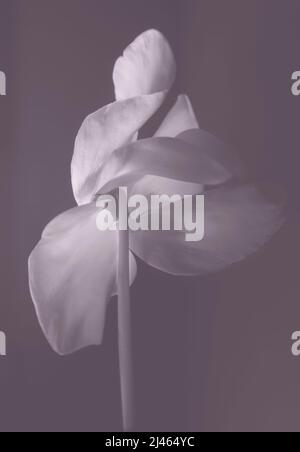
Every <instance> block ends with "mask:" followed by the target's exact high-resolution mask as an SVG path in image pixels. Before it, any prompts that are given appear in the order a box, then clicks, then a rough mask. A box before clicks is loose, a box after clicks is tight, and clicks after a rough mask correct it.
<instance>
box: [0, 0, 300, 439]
mask: <svg viewBox="0 0 300 452" xmlns="http://www.w3.org/2000/svg"><path fill="white" fill-rule="evenodd" d="M299 20H300V2H299V0H286V1H283V0H243V1H240V0H225V1H223V0H126V1H124V0H10V1H7V0H0V70H3V71H5V72H6V74H7V77H8V95H7V97H1V98H0V130H1V134H0V147H1V150H0V202H1V221H0V233H1V261H0V265H1V267H0V269H1V279H0V330H3V331H5V332H6V334H7V339H8V357H7V358H0V431H120V430H121V407H120V391H119V379H118V361H117V321H116V301H115V300H113V301H112V302H111V304H110V307H109V313H108V319H107V324H106V332H105V340H104V343H103V346H102V347H101V348H91V349H87V350H84V351H82V352H80V353H77V354H76V355H74V356H71V357H67V358H60V357H58V356H56V355H55V354H54V353H53V352H52V351H51V349H50V348H49V346H48V344H47V342H46V340H45V339H44V337H43V335H42V332H41V330H40V328H39V325H38V322H37V319H36V316H35V313H34V309H33V305H32V303H31V301H30V296H29V290H28V282H27V258H28V255H29V253H30V252H31V250H32V248H33V247H34V245H35V244H36V242H37V241H38V239H39V237H40V234H41V231H42V229H43V227H44V226H45V225H46V224H47V222H48V221H49V220H51V219H52V218H53V217H54V216H56V215H57V214H58V213H60V212H62V211H64V210H66V209H69V208H70V207H72V206H73V205H74V200H73V196H72V191H71V185H70V160H71V156H72V150H73V142H74V138H75V135H76V133H77V130H78V128H79V126H80V124H81V121H82V120H83V118H84V117H85V116H86V115H87V114H88V113H90V112H91V111H93V110H95V109H97V108H98V107H99V106H102V105H104V104H107V103H109V102H110V101H111V100H112V99H113V87H112V81H111V71H112V67H113V64H114V61H115V59H116V58H117V56H118V55H119V54H120V53H121V51H122V49H123V48H124V47H125V45H126V44H127V43H129V42H130V41H131V40H132V39H133V38H134V37H135V36H136V35H137V34H139V33H140V32H142V31H144V30H145V29H147V28H152V27H155V28H158V29H160V30H161V31H162V32H163V33H165V34H166V36H167V37H168V38H169V40H170V42H171V44H172V46H173V48H174V51H175V53H176V57H177V61H178V66H179V74H178V79H177V85H176V87H175V88H174V90H173V93H172V94H171V95H170V99H169V104H168V105H167V106H166V107H164V111H163V112H165V111H166V109H167V107H168V106H170V105H171V103H172V101H173V100H174V98H175V94H176V93H177V92H178V91H180V92H187V93H188V94H189V95H190V96H191V98H192V101H193V104H194V106H195V110H196V112H197V115H198V118H199V121H200V124H201V126H202V127H203V128H205V129H208V130H209V131H211V132H213V133H215V134H216V135H218V136H219V137H221V138H222V139H224V140H226V141H228V142H229V143H232V144H233V145H234V146H235V147H236V149H237V151H238V152H239V153H240V155H241V157H242V158H243V159H244V160H245V161H246V163H247V165H248V167H249V169H250V171H251V172H252V174H253V176H254V177H255V178H257V179H259V180H261V181H266V180H268V181H272V182H273V183H275V184H276V185H277V186H278V187H284V188H285V190H286V192H287V194H288V200H289V221H288V224H287V225H286V227H285V228H284V229H283V230H282V232H281V233H280V234H279V235H278V236H277V237H276V238H275V239H274V240H273V241H272V242H271V243H269V244H268V245H267V246H266V247H265V248H264V249H263V250H261V251H260V252H259V253H258V254H256V255H255V256H253V257H252V258H251V259H249V260H248V261H247V262H244V263H242V264H240V265H237V266H234V267H232V268H230V269H228V270H226V271H224V272H222V273H220V274H219V275H216V276H213V277H212V276H210V277H207V278H201V279H200V278H199V279H197V278H188V279H186V278H173V277H169V276H166V275H163V274H160V273H159V272H157V271H155V270H152V269H150V268H148V267H146V266H145V265H143V264H142V263H141V264H140V267H139V269H140V272H139V278H138V280H137V282H136V283H135V286H134V288H133V291H132V293H133V316H134V319H133V320H134V339H135V350H134V355H135V365H136V369H135V372H136V379H137V387H136V394H137V401H138V422H137V425H136V430H142V431H205V432H209V431H213V432H230V431H234V432H239V431H244V432H248V431H251V432H253V431H254V432H256V431H258V432H259V431H270V432H276V431H300V418H299V414H298V410H299V406H300V359H296V358H293V356H292V355H291V351H290V348H291V340H290V337H291V334H292V332H293V331H295V330H300V287H299V275H298V273H299V270H298V269H299V262H298V260H299V236H298V229H299V201H298V192H299V188H298V187H299V183H300V182H299V163H300V156H299V142H300V128H299V113H300V99H299V98H294V97H292V95H291V93H290V87H291V82H290V77H291V74H292V72H293V71H295V70H300V61H299V40H300V27H299ZM163 112H161V113H160V114H159V115H158V116H157V117H156V118H154V120H153V121H152V122H151V123H150V124H149V125H148V126H147V128H146V130H145V133H147V134H149V133H151V132H152V131H153V130H154V128H155V127H156V125H157V124H158V122H159V120H160V118H161V117H162V114H163Z"/></svg>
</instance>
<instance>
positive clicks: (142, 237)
mask: <svg viewBox="0 0 300 452" xmlns="http://www.w3.org/2000/svg"><path fill="white" fill-rule="evenodd" d="M186 213H187V211H186ZM188 213H190V212H188ZM152 214H153V212H152ZM193 214H194V218H195V212H193ZM145 215H146V213H145ZM147 215H149V212H148V213H147ZM204 220H205V234H204V239H203V240H202V241H199V242H187V241H186V237H185V234H186V232H187V231H182V232H179V231H174V230H173V231H165V232H163V231H157V232H154V231H152V232H151V231H138V232H132V233H131V249H132V251H133V252H134V253H135V254H136V255H137V256H138V257H139V258H141V259H142V260H144V261H145V262H146V263H147V264H149V265H151V266H152V267H155V268H157V269H159V270H161V271H163V272H166V273H170V274H173V275H186V276H189V275H205V274H207V273H212V272H216V271H219V270H222V269H224V268H226V267H228V266H230V265H231V264H233V263H236V262H239V261H241V260H243V259H244V258H246V257H247V256H249V255H250V254H253V253H254V252H256V251H257V250H258V249H259V248H260V247H261V246H262V245H264V244H265V243H266V242H267V241H268V240H269V239H270V238H271V236H272V235H273V234H274V233H275V232H276V231H277V230H278V229H279V228H280V227H281V226H282V224H283V222H284V219H283V215H282V209H281V208H280V207H278V206H277V205H274V204H272V203H270V202H268V201H267V200H266V199H265V198H264V196H262V194H260V193H259V191H258V190H257V189H256V188H255V187H254V186H248V185H247V186H240V187H239V188H227V189H224V188H218V189H215V190H213V191H211V192H208V193H207V194H206V196H205V218H204Z"/></svg>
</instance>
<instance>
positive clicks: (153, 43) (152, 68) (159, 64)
mask: <svg viewBox="0 0 300 452" xmlns="http://www.w3.org/2000/svg"><path fill="white" fill-rule="evenodd" d="M175 76H176V62H175V58H174V55H173V52H172V49H171V47H170V45H169V43H168V41H167V40H166V38H165V37H164V36H163V35H162V34H161V33H160V32H159V31H157V30H149V31H146V32H144V33H143V34H141V35H140V36H139V37H138V38H136V39H135V41H134V42H133V43H132V44H130V45H129V47H127V49H126V50H125V51H124V54H123V56H121V57H120V58H119V59H118V60H117V62H116V64H115V67H114V72H113V80H114V84H115V94H116V99H117V100H124V99H129V98H131V97H136V96H142V95H144V94H154V93H157V92H160V91H166V90H169V89H170V88H171V86H172V84H173V82H174V79H175Z"/></svg>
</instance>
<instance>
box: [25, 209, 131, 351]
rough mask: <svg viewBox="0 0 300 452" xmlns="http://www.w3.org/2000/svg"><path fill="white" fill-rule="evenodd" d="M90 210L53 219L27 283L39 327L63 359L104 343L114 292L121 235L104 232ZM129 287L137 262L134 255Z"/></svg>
mask: <svg viewBox="0 0 300 452" xmlns="http://www.w3.org/2000/svg"><path fill="white" fill-rule="evenodd" d="M97 213H99V209H97V208H96V207H95V205H88V206H84V207H80V208H75V209H72V210H70V211H68V212H66V213H64V214H62V215H60V216H59V217H57V218H56V219H55V220H53V221H52V222H51V223H50V224H49V226H47V228H46V229H45V231H44V233H43V236H42V239H41V241H40V242H39V244H38V245H37V246H36V248H35V249H34V251H33V252H32V254H31V256H30V258H29V282H30V290H31V294H32V299H33V302H34V305H35V308H36V311H37V315H38V318H39V321H40V324H41V327H42V329H43V331H44V333H45V335H46V337H47V339H48V341H49V343H50V344H51V346H52V348H53V349H54V350H55V351H56V352H57V353H59V354H61V355H64V354H68V353H72V352H74V351H76V350H78V349H81V348H83V347H86V346H89V345H98V344H100V343H101V342H102V337H103V331H104V324H105V313H106V307H107V303H108V301H109V299H110V297H111V296H112V295H113V294H114V293H115V290H116V268H117V262H116V259H117V247H118V237H117V232H110V231H107V232H100V231H99V230H98V229H97V226H96V216H97ZM130 259H131V282H133V280H134V278H135V275H136V263H135V259H134V257H133V256H132V255H131V257H130Z"/></svg>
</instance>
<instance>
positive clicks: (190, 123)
mask: <svg viewBox="0 0 300 452" xmlns="http://www.w3.org/2000/svg"><path fill="white" fill-rule="evenodd" d="M191 129H199V124H198V121H197V118H196V115H195V112H194V110H193V107H192V104H191V101H190V99H189V97H188V96H186V95H184V94H182V95H181V96H178V99H177V101H176V103H175V105H174V106H173V108H172V109H171V110H170V111H169V113H168V115H167V116H166V118H165V119H164V121H163V122H162V124H161V126H160V127H159V129H158V130H157V132H156V134H155V136H156V137H173V138H175V137H177V136H178V135H179V134H180V133H182V132H185V131H187V130H191Z"/></svg>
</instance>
